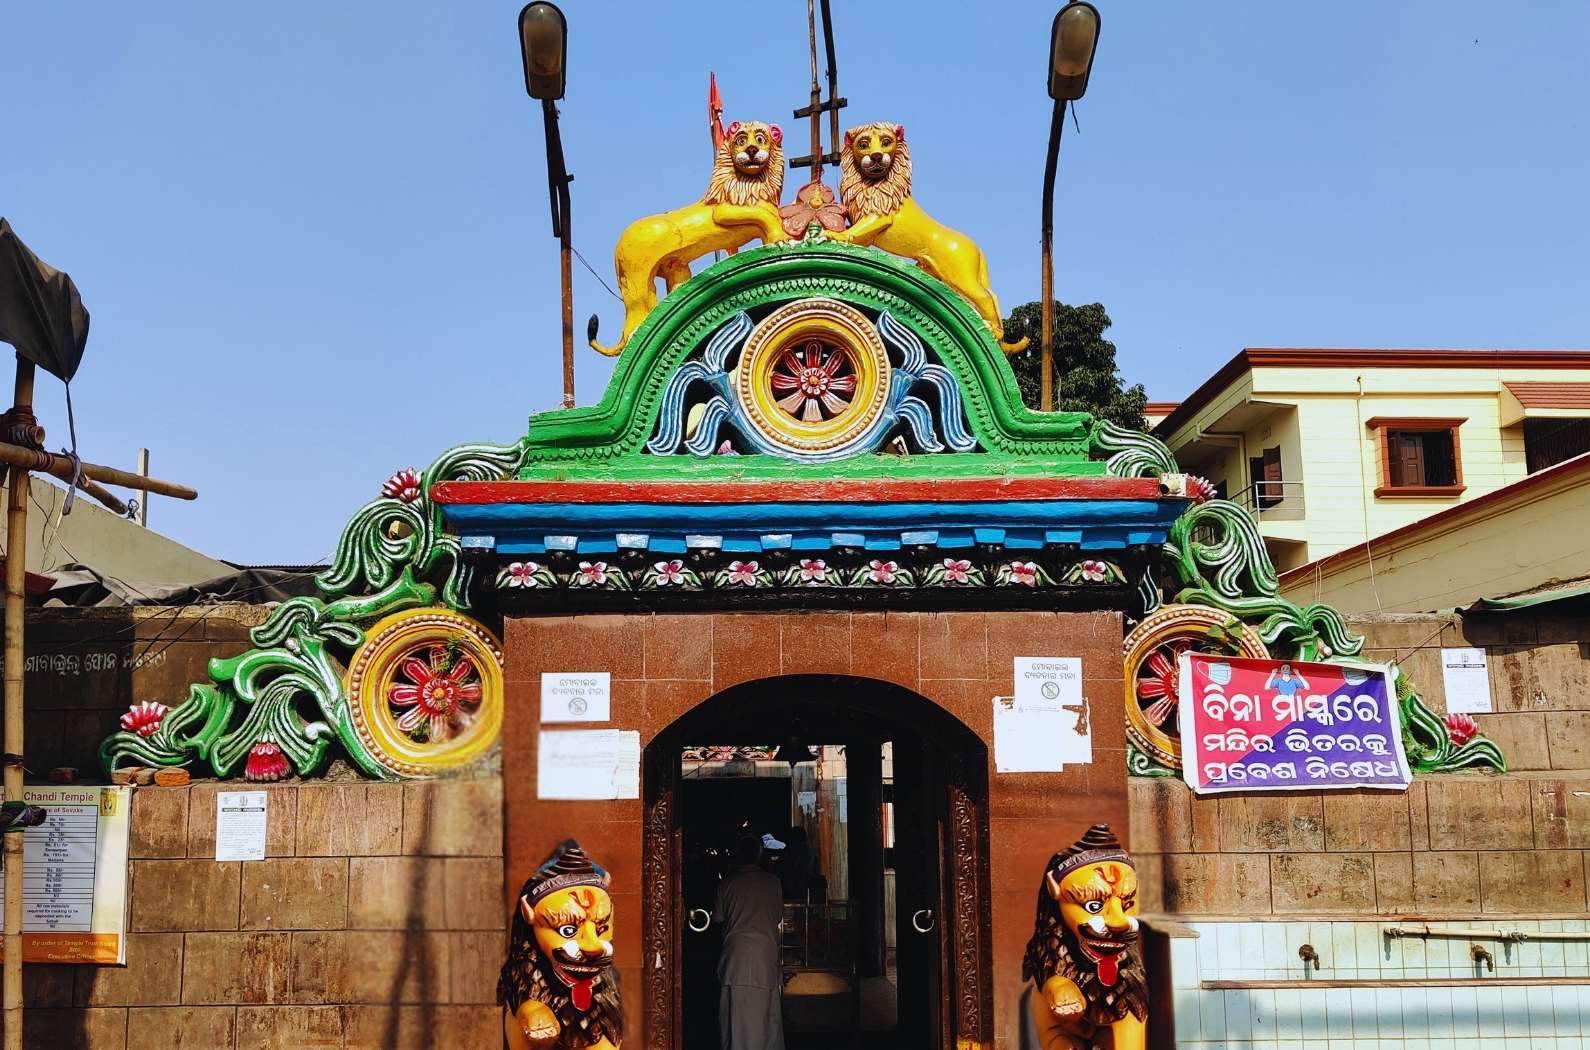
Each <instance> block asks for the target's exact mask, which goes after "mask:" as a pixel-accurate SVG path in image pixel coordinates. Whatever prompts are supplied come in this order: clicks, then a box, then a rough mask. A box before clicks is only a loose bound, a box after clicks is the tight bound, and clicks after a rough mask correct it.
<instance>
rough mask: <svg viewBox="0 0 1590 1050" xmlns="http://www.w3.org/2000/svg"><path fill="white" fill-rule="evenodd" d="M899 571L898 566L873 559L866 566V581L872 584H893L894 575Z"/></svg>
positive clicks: (890, 562)
mask: <svg viewBox="0 0 1590 1050" xmlns="http://www.w3.org/2000/svg"><path fill="white" fill-rule="evenodd" d="M899 571H900V566H899V565H898V564H897V563H895V562H892V561H879V560H877V559H876V558H874V559H873V560H872V561H871V562H869V563H868V565H867V579H869V580H871V581H872V582H873V583H893V582H894V574H895V573H897V572H899Z"/></svg>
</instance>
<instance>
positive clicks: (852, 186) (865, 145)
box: [839, 122, 911, 222]
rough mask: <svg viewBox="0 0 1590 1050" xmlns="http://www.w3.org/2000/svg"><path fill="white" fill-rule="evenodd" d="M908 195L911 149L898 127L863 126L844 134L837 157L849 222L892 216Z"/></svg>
mask: <svg viewBox="0 0 1590 1050" xmlns="http://www.w3.org/2000/svg"><path fill="white" fill-rule="evenodd" d="M909 196H911V150H910V149H909V148H908V147H907V146H906V144H905V128H904V127H902V126H901V125H899V124H889V123H887V122H885V123H879V124H863V125H861V126H860V127H859V128H851V129H850V130H849V131H847V132H845V148H844V149H843V150H842V151H841V152H840V154H839V199H840V200H842V201H844V202H845V209H846V210H847V211H848V212H849V213H850V218H851V221H852V222H854V221H858V220H860V219H862V218H865V217H866V216H868V215H892V214H893V213H895V212H897V211H899V210H900V205H901V204H903V203H905V199H906V198H907V197H909Z"/></svg>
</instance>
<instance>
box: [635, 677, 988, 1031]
mask: <svg viewBox="0 0 1590 1050" xmlns="http://www.w3.org/2000/svg"><path fill="white" fill-rule="evenodd" d="M791 736H799V737H801V738H803V739H806V740H809V741H810V742H812V743H817V742H822V743H828V744H840V745H843V746H846V747H847V750H848V751H849V754H850V756H851V757H850V758H849V759H848V760H847V767H848V769H849V780H850V783H851V784H852V785H853V786H852V788H851V792H852V793H851V795H850V796H849V799H850V801H849V807H848V808H849V815H850V816H849V821H848V824H849V829H848V832H847V842H848V843H849V845H848V850H849V852H848V859H849V865H850V884H851V886H852V887H853V889H852V891H851V896H852V897H854V898H855V899H856V905H855V908H854V910H853V912H852V913H851V914H853V915H854V920H853V921H854V922H855V923H856V925H857V926H858V927H859V929H858V931H857V933H856V935H855V936H856V943H857V953H858V954H857V959H858V971H859V972H860V973H861V974H863V975H866V974H868V973H869V972H875V973H876V974H877V975H878V977H880V978H881V976H882V973H883V971H882V969H881V967H882V965H883V959H884V941H885V940H888V939H890V938H889V937H888V935H887V931H886V929H885V925H884V915H883V908H882V903H881V902H882V896H881V890H882V886H883V875H884V870H883V861H884V857H883V837H882V834H883V828H882V820H881V813H882V806H881V805H880V801H881V794H880V790H881V789H880V788H878V787H877V785H878V784H879V779H878V767H877V762H878V755H879V745H880V744H882V743H883V742H885V741H887V742H888V743H889V744H890V750H891V753H892V756H893V784H892V789H893V792H892V800H893V803H894V809H893V813H894V821H895V824H894V833H895V838H894V842H895V845H894V852H893V858H892V859H893V870H894V878H895V896H896V906H895V909H894V911H895V916H896V918H895V923H894V931H895V935H894V937H893V938H892V939H893V941H894V943H895V944H896V946H897V947H896V951H897V952H898V955H897V967H896V969H895V973H894V987H895V988H897V989H898V1000H897V1006H898V1009H897V1022H896V1023H897V1027H896V1029H895V1030H894V1031H895V1036H894V1038H895V1039H896V1040H897V1045H899V1046H902V1047H904V1046H911V1047H957V1046H980V1045H988V1044H989V1043H990V1042H991V1031H992V1028H993V1024H992V1012H993V980H992V976H993V975H992V965H991V958H990V952H991V945H990V942H989V928H990V915H989V894H988V892H987V890H988V888H989V863H988V861H989V857H988V842H989V834H988V830H989V828H988V749H987V746H986V745H985V743H984V741H983V740H982V738H981V737H979V736H978V735H977V734H976V733H975V732H973V731H972V730H971V729H970V728H969V727H968V726H966V725H965V724H964V723H963V722H962V721H961V720H960V719H958V718H956V717H955V715H953V714H952V713H951V712H949V711H947V710H945V709H944V708H943V707H941V706H940V705H938V704H937V703H934V702H933V701H932V700H930V699H928V698H927V697H925V696H923V695H921V694H920V693H917V692H915V691H913V690H911V689H907V688H905V687H903V686H900V685H897V684H895V683H892V682H886V681H880V680H877V679H872V678H865V677H860V676H854V675H831V674H789V675H780V676H776V677H769V678H761V679H756V680H752V681H748V682H743V683H740V684H738V685H734V686H731V687H729V688H727V689H724V690H722V691H721V692H718V693H716V694H714V695H712V696H711V697H709V698H707V699H705V700H703V701H702V702H701V703H699V704H697V705H696V706H695V707H693V708H691V709H690V710H688V711H686V712H684V713H683V714H681V715H680V716H679V717H678V718H677V719H675V720H674V721H673V722H672V723H671V724H670V725H668V726H667V727H666V728H665V729H663V730H662V731H661V732H659V733H658V734H657V735H656V736H655V737H654V738H653V739H652V740H651V742H650V743H649V744H648V745H647V747H646V749H645V766H644V786H643V791H642V796H643V801H644V807H645V817H644V844H643V849H642V857H643V866H644V870H643V873H642V885H643V894H642V928H643V930H644V934H643V936H644V944H643V954H644V958H645V960H646V961H647V965H646V966H645V967H644V969H643V973H644V976H645V986H646V988H645V1002H646V1007H645V1009H646V1013H645V1018H644V1022H643V1027H644V1033H645V1034H644V1042H645V1045H646V1046H648V1047H657V1048H665V1047H667V1048H677V1050H690V1047H691V1046H693V1045H695V1044H697V1043H701V1044H707V1043H709V1042H710V1043H711V1044H712V1045H716V1042H715V1039H708V1038H703V1036H704V1035H709V1034H715V1028H713V1027H712V1023H713V1022H712V1018H711V1017H710V1015H709V1016H708V1017H706V1018H705V1020H706V1027H705V1029H704V1028H703V1027H702V1023H701V1022H702V1019H701V1018H700V1017H697V1018H696V1027H695V1028H694V1030H689V1022H690V1019H691V1017H692V1011H694V1013H695V1014H696V1015H699V1014H701V1013H702V1012H703V1011H702V1003H701V1002H700V1001H699V999H696V1000H693V1001H691V1002H687V1001H686V1000H687V993H689V992H690V991H691V989H688V988H687V983H688V982H689V981H690V980H691V979H692V978H691V977H690V975H689V973H688V970H687V966H686V965H685V949H686V945H685V943H684V938H685V937H687V936H693V935H692V934H691V933H690V932H689V931H688V929H687V914H686V913H687V910H688V909H687V906H686V902H685V896H684V886H683V875H682V869H683V849H684V838H685V833H686V826H685V825H686V823H687V822H688V821H689V820H690V819H691V818H690V817H689V816H688V815H687V812H686V810H687V808H688V807H686V806H684V805H682V801H683V798H682V796H683V794H684V793H685V792H687V791H688V790H689V789H690V787H691V785H688V784H686V783H685V782H683V781H682V780H681V771H682V762H681V755H682V753H683V750H684V749H685V748H686V747H702V746H708V745H718V746H755V745H758V744H762V745H766V744H769V743H781V742H783V741H784V740H785V739H788V738H790V737H791ZM924 927H926V929H925V930H924V929H923V928H924ZM709 979H710V978H709ZM695 980H696V982H697V983H698V984H699V983H700V982H701V979H700V977H699V976H697V977H696V978H695ZM701 990H702V989H700V988H696V989H694V992H695V993H696V994H697V995H698V996H699V993H700V991H701ZM707 1006H708V1008H710V1000H709V1002H708V1004H707ZM869 1035H871V1033H869ZM873 1041H881V1042H883V1043H884V1044H887V1041H888V1038H887V1037H886V1036H883V1035H882V1033H877V1036H875V1037H874V1039H873Z"/></svg>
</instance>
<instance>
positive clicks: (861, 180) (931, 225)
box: [832, 123, 1027, 354]
mask: <svg viewBox="0 0 1590 1050" xmlns="http://www.w3.org/2000/svg"><path fill="white" fill-rule="evenodd" d="M839 172H840V175H839V198H840V200H842V201H843V202H844V205H845V210H846V211H848V212H849V213H850V221H851V223H852V225H851V227H850V229H848V230H845V231H844V232H842V233H835V234H833V235H832V236H833V237H834V239H835V240H840V241H849V242H850V243H851V244H862V245H871V246H872V247H874V248H881V249H882V250H883V251H886V252H889V253H891V254H893V255H902V256H904V257H906V258H907V259H912V260H915V262H916V264H917V265H918V266H920V267H921V268H922V269H923V270H924V271H925V272H927V273H930V274H932V275H933V276H934V277H937V278H938V279H939V280H941V281H943V282H944V283H945V284H947V285H949V286H950V287H951V288H953V289H955V291H956V292H957V293H958V294H959V295H960V296H961V298H963V299H965V300H966V301H967V302H968V303H970V304H971V305H972V309H974V310H976V311H977V313H978V315H979V316H980V317H982V319H983V321H984V322H985V323H986V324H987V325H988V327H989V329H990V330H991V331H992V332H993V333H994V338H995V339H996V340H998V342H999V346H1000V349H1002V350H1004V351H1005V353H1007V354H1014V353H1019V352H1020V351H1022V350H1025V349H1026V348H1027V340H1026V339H1022V340H1021V341H1020V342H1016V343H1007V342H1005V322H1004V319H1003V318H1002V317H1001V316H1000V313H999V300H998V299H997V298H995V297H994V293H993V291H992V290H991V289H990V288H989V286H988V260H987V259H986V258H984V256H983V253H982V251H981V249H979V248H978V247H977V245H976V244H975V243H973V241H972V239H971V238H970V237H967V236H966V235H965V234H963V233H957V232H955V231H954V230H952V229H950V228H949V227H948V226H944V225H942V224H940V223H938V222H935V221H934V220H933V218H932V217H931V216H929V215H928V213H927V212H925V211H923V210H922V208H921V207H920V206H919V205H918V204H917V203H916V201H915V200H914V199H913V198H912V196H911V151H910V150H909V149H908V148H907V147H906V144H905V128H903V127H901V126H899V125H897V124H887V123H884V124H863V125H862V126H860V127H858V128H851V129H850V130H849V131H847V132H845V147H844V149H843V150H841V151H840V154H839Z"/></svg>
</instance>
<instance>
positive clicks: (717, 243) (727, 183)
mask: <svg viewBox="0 0 1590 1050" xmlns="http://www.w3.org/2000/svg"><path fill="white" fill-rule="evenodd" d="M783 141H784V135H783V132H782V131H780V129H779V126H778V125H777V124H762V123H759V122H755V121H753V122H750V123H743V124H742V123H740V122H739V121H735V122H734V123H733V124H730V125H729V127H728V128H727V129H726V131H725V135H724V140H723V145H722V147H721V148H720V149H719V150H718V156H717V160H716V161H715V162H714V164H713V168H712V180H711V182H709V183H708V185H707V192H706V195H705V196H703V197H702V198H701V200H700V201H699V202H697V203H695V204H692V205H689V206H687V207H684V208H680V209H678V210H676V211H671V212H666V213H664V214H662V215H653V216H650V217H648V218H645V219H641V220H639V221H637V222H635V223H632V224H631V225H630V227H629V229H627V230H625V231H624V235H623V236H622V237H620V238H619V241H618V249H617V250H616V251H615V252H614V253H613V265H614V269H615V270H616V271H617V273H618V290H619V294H620V296H621V297H622V298H623V300H624V333H623V335H622V336H621V337H620V338H619V340H618V342H617V343H616V344H615V345H613V346H611V347H607V346H602V345H601V344H600V343H598V342H597V341H596V335H597V318H596V317H595V316H594V315H593V316H592V317H591V323H590V325H589V327H588V329H587V336H588V338H589V339H590V343H591V346H592V347H593V348H594V349H596V350H597V351H599V352H601V353H603V354H607V355H608V356H614V355H616V354H618V353H619V352H620V351H622V350H623V349H624V346H625V344H627V343H628V342H629V337H630V336H631V335H633V334H634V333H635V329H637V328H639V327H640V323H641V322H642V321H644V320H645V319H646V315H647V314H649V313H651V311H652V309H653V308H654V307H656V305H657V280H658V279H659V278H661V279H662V280H663V281H664V282H665V283H666V285H667V287H668V290H669V291H670V292H671V291H673V290H674V289H675V288H677V287H679V286H680V285H681V284H683V283H684V282H685V281H687V280H689V279H690V264H691V263H692V262H693V261H695V260H696V259H699V258H701V257H702V256H703V255H706V254H707V253H709V252H715V251H722V252H729V253H730V254H732V253H734V252H735V251H737V250H738V249H740V248H742V247H744V246H745V245H747V244H749V243H750V242H751V241H753V240H757V239H760V240H761V241H762V242H763V243H764V244H773V243H774V242H776V241H782V240H787V239H788V237H789V235H788V234H787V233H786V232H785V230H784V226H783V222H782V220H781V217H780V215H779V198H780V196H781V195H782V193H783V189H784V147H783ZM839 167H840V180H839V196H840V200H841V201H843V203H844V206H845V210H846V211H847V212H848V214H849V216H850V223H851V225H850V227H849V228H848V229H845V230H840V231H831V232H829V233H828V234H827V235H828V236H829V237H832V238H833V239H834V240H837V241H845V242H848V243H850V244H859V245H870V246H872V247H875V248H879V249H882V250H883V251H886V252H889V253H891V254H893V255H900V256H904V257H905V258H908V259H911V260H913V261H915V262H916V264H917V265H918V266H920V267H921V268H922V270H923V271H924V272H925V273H929V274H931V275H933V276H934V277H937V278H938V279H939V280H941V281H943V282H944V283H945V284H947V285H949V286H950V287H951V288H953V289H954V290H955V291H956V292H957V293H959V294H960V296H961V297H962V298H964V299H965V300H966V301H967V302H968V303H970V304H971V306H972V308H973V309H974V310H976V311H977V313H978V315H979V316H980V317H982V319H983V321H984V322H985V323H986V324H987V325H988V327H989V329H990V330H991V331H992V332H993V334H994V338H995V340H997V341H998V342H999V345H1000V347H1001V348H1002V349H1003V350H1004V351H1005V352H1006V353H1010V354H1014V353H1017V352H1019V351H1021V350H1023V349H1025V348H1026V346H1027V340H1026V339H1022V340H1021V341H1019V342H1016V343H1006V342H1004V334H1005V326H1004V321H1003V319H1002V318H1001V316H1000V312H999V300H998V299H996V298H995V297H994V293H993V291H992V290H991V289H990V288H989V286H988V260H987V259H985V258H984V257H983V253H982V251H981V250H980V249H979V248H978V247H977V245H976V244H975V243H974V242H973V241H972V239H971V238H969V237H967V236H965V235H964V234H961V233H957V232H956V231H954V230H952V229H950V228H949V227H947V226H945V225H943V224H941V223H938V222H935V221H934V220H933V219H932V218H931V217H930V216H929V215H928V213H927V212H925V211H923V210H922V209H921V207H919V206H918V205H917V203H916V201H915V200H913V199H912V197H911V153H910V150H908V149H907V148H906V144H905V129H904V128H903V127H900V126H899V125H896V124H863V125H862V126H861V127H858V128H852V129H850V130H849V131H847V132H846V133H845V144H844V149H843V151H842V152H841V154H840V162H839Z"/></svg>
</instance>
